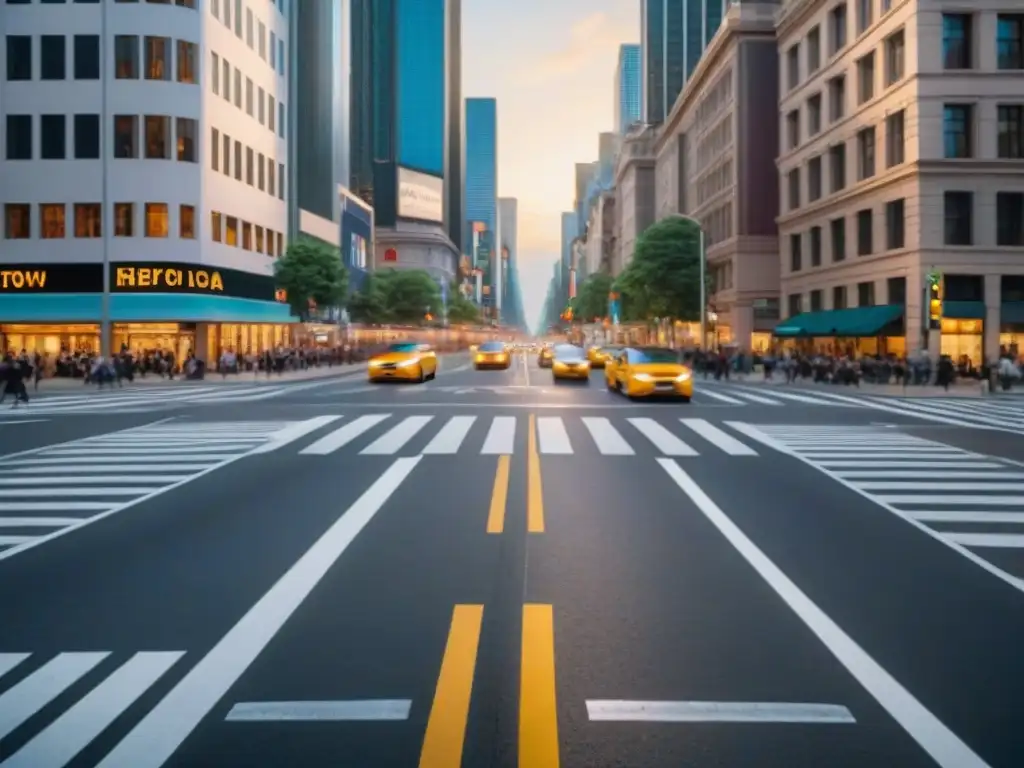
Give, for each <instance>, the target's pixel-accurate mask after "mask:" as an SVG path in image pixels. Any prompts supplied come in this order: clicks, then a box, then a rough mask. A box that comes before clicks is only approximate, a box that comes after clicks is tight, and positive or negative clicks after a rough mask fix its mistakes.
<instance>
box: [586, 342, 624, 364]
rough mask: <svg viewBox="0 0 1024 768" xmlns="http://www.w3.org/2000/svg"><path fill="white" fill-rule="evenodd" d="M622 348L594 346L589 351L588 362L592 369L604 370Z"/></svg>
mask: <svg viewBox="0 0 1024 768" xmlns="http://www.w3.org/2000/svg"><path fill="white" fill-rule="evenodd" d="M621 349H622V347H602V346H599V345H594V346H593V347H590V348H589V349H588V350H587V360H589V361H590V367H591V368H604V367H605V366H606V365H607V364H608V361H609V360H611V359H612V358H613V357H614V356H615V355H616V354H618V353H619V351H620V350H621Z"/></svg>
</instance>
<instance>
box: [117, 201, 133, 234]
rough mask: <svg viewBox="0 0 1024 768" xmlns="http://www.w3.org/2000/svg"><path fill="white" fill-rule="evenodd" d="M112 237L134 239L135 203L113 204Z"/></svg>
mask: <svg viewBox="0 0 1024 768" xmlns="http://www.w3.org/2000/svg"><path fill="white" fill-rule="evenodd" d="M114 237H135V203H114Z"/></svg>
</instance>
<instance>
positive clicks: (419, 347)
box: [368, 341, 437, 382]
mask: <svg viewBox="0 0 1024 768" xmlns="http://www.w3.org/2000/svg"><path fill="white" fill-rule="evenodd" d="M368 373H369V377H370V381H374V382H376V381H419V382H424V381H426V380H427V379H432V378H434V377H435V376H437V354H436V353H435V352H434V350H433V349H431V348H430V346H429V345H428V344H417V343H416V342H412V341H402V342H398V343H396V344H391V345H389V346H388V348H387V349H385V350H384V351H383V352H381V353H380V354H378V355H374V356H373V357H371V358H370V365H369V368H368Z"/></svg>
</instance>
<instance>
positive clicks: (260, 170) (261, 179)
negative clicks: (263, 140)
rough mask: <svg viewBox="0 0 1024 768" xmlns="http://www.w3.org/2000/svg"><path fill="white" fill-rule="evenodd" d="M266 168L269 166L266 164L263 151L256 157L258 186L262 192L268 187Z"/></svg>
mask: <svg viewBox="0 0 1024 768" xmlns="http://www.w3.org/2000/svg"><path fill="white" fill-rule="evenodd" d="M266 170H267V166H266V165H265V159H264V157H263V153H262V152H261V153H260V154H259V156H258V157H257V158H256V188H257V189H258V190H259V191H260V192H263V191H265V190H266V187H267V174H266Z"/></svg>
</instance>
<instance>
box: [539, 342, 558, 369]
mask: <svg viewBox="0 0 1024 768" xmlns="http://www.w3.org/2000/svg"><path fill="white" fill-rule="evenodd" d="M554 356H555V352H554V350H553V349H552V348H551V346H550V345H547V344H545V345H544V346H543V347H541V348H540V353H539V354H538V355H537V365H538V366H539V367H541V368H550V367H551V363H552V361H553V360H554Z"/></svg>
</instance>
